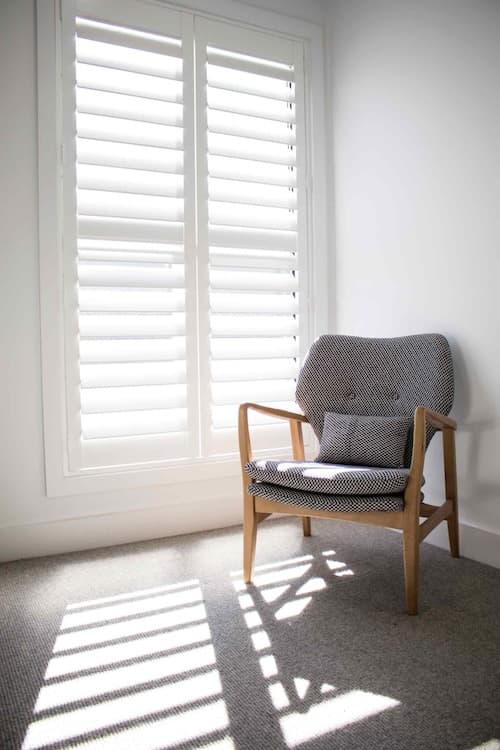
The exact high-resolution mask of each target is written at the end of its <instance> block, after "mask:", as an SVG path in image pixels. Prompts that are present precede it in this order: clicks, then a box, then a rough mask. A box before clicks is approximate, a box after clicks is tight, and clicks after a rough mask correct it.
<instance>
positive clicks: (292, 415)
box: [240, 404, 309, 422]
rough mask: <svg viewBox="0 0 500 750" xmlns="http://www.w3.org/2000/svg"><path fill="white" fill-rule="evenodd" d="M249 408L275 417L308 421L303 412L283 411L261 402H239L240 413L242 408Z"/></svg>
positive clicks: (246, 409) (245, 409)
mask: <svg viewBox="0 0 500 750" xmlns="http://www.w3.org/2000/svg"><path fill="white" fill-rule="evenodd" d="M249 409H251V410H252V411H258V412H261V413H262V414H269V416H271V417H276V418H277V419H288V420H293V421H296V422H308V421H309V420H308V419H307V417H305V416H304V415H303V414H298V413H297V412H293V411H285V409H275V408H274V407H272V406H263V405H262V404H241V405H240V414H241V412H242V410H243V411H248V410H249Z"/></svg>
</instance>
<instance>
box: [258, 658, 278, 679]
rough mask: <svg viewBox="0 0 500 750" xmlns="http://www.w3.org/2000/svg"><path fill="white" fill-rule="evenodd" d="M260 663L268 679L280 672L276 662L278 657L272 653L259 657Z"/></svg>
mask: <svg viewBox="0 0 500 750" xmlns="http://www.w3.org/2000/svg"><path fill="white" fill-rule="evenodd" d="M259 664H260V668H261V670H262V674H263V675H264V677H265V678H266V679H269V677H275V676H276V675H277V674H278V665H277V664H276V659H275V658H274V656H273V655H272V654H268V655H267V656H261V658H260V659H259Z"/></svg>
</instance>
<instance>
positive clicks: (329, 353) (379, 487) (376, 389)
mask: <svg viewBox="0 0 500 750" xmlns="http://www.w3.org/2000/svg"><path fill="white" fill-rule="evenodd" d="M453 391H454V384H453V364H452V359H451V353H450V347H449V345H448V342H447V340H446V339H445V338H444V336H441V335H439V334H423V335H418V336H405V337H401V338H392V339H368V338H358V337H355V336H330V335H328V336H320V338H319V339H317V340H316V342H315V343H314V344H313V346H312V347H311V349H310V351H309V354H308V356H307V358H306V361H305V362H304V365H303V367H302V370H301V372H300V375H299V378H298V382H297V390H296V399H297V403H298V405H299V406H300V407H301V409H302V411H303V412H304V414H305V415H306V417H307V418H308V419H309V421H310V423H311V425H312V428H313V430H314V432H315V434H316V436H317V437H318V440H321V436H322V432H323V423H324V418H325V413H327V412H335V413H337V414H351V415H359V416H382V417H384V416H385V417H392V416H400V417H407V418H410V419H412V420H413V415H414V412H415V409H416V407H417V406H420V405H422V406H426V407H427V408H429V409H433V410H434V411H438V412H441V413H443V414H448V413H449V411H450V409H451V406H452V404H453ZM434 433H435V429H434V428H433V427H432V426H430V425H427V435H426V437H427V445H428V444H429V441H430V440H431V438H432V436H433V435H434ZM412 442H413V441H412V433H411V430H410V435H409V438H408V442H407V445H406V449H405V453H404V467H406V469H404V468H402V469H387V468H377V467H375V468H373V467H372V468H368V467H359V466H356V467H346V466H342V467H339V466H335V465H332V464H318V463H316V462H310V463H307V462H299V461H288V462H286V463H284V462H282V461H281V462H280V461H275V460H264V461H253V462H251V463H250V464H247V466H246V471H247V473H248V474H249V476H250V477H251V478H252V479H253V482H252V484H250V486H249V488H248V491H249V493H250V494H251V495H255V496H261V497H265V498H268V499H269V500H274V501H276V502H280V503H286V504H289V505H296V506H298V507H302V508H310V509H311V511H312V510H314V509H316V510H331V511H345V512H352V511H354V512H366V511H371V510H382V511H400V510H402V509H403V505H404V500H403V494H402V492H403V490H404V488H405V486H406V482H407V477H408V471H407V469H408V467H409V466H410V462H411V452H412Z"/></svg>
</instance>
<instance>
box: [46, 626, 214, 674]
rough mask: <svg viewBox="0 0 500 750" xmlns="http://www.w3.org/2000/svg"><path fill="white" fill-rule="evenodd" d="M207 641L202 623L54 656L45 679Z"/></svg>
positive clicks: (207, 633) (207, 634)
mask: <svg viewBox="0 0 500 750" xmlns="http://www.w3.org/2000/svg"><path fill="white" fill-rule="evenodd" d="M209 640H210V630H209V627H208V625H207V623H203V624H201V625H192V626H188V627H184V628H180V629H178V630H168V631H165V632H162V633H159V634H158V635H151V636H145V637H141V638H137V639H135V640H133V641H126V642H125V643H114V644H113V645H110V646H101V647H99V648H94V649H88V650H86V651H79V652H77V653H73V654H67V655H65V656H54V657H53V658H52V659H51V660H50V662H49V665H48V667H47V671H46V673H45V679H46V680H50V679H52V678H53V677H61V676H63V675H67V674H72V673H74V672H81V671H83V670H86V669H96V668H98V667H105V666H109V665H111V664H118V663H120V662H127V661H131V660H132V659H138V658H140V657H144V656H152V655H154V654H156V653H161V652H163V651H172V650H173V649H174V648H181V647H182V646H191V645H193V644H198V643H203V642H205V641H209Z"/></svg>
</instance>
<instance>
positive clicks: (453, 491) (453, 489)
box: [443, 430, 460, 557]
mask: <svg viewBox="0 0 500 750" xmlns="http://www.w3.org/2000/svg"><path fill="white" fill-rule="evenodd" d="M443 459H444V483H445V491H446V499H447V500H451V503H452V505H453V512H452V514H451V515H450V516H448V518H447V523H448V539H449V540H450V553H451V556H452V557H460V546H459V540H458V502H457V462H456V453H455V432H454V431H453V430H443Z"/></svg>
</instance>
